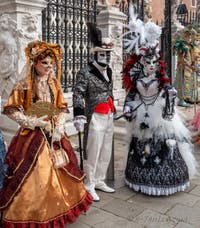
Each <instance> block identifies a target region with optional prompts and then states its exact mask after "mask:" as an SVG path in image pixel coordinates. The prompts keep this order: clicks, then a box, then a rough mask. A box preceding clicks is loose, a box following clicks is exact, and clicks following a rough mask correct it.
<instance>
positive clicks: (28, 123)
mask: <svg viewBox="0 0 200 228" xmlns="http://www.w3.org/2000/svg"><path fill="white" fill-rule="evenodd" d="M8 117H9V118H11V119H12V120H15V121H16V122H17V123H18V124H19V125H21V126H22V127H23V128H29V129H31V130H34V129H35V127H41V128H42V129H44V130H46V131H48V132H49V131H51V123H50V122H49V121H44V119H45V118H46V116H42V117H40V118H37V117H32V116H26V115H24V113H22V112H20V111H16V112H13V113H12V114H9V115H8Z"/></svg>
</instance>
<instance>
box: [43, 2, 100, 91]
mask: <svg viewBox="0 0 200 228" xmlns="http://www.w3.org/2000/svg"><path fill="white" fill-rule="evenodd" d="M96 5H97V0H49V1H48V5H47V8H46V9H44V10H43V13H42V38H43V40H46V41H49V42H53V43H54V42H56V43H59V44H60V45H61V47H62V49H63V51H64V53H63V65H62V79H61V84H62V87H63V89H64V92H68V91H71V90H72V88H73V85H74V82H75V76H76V73H77V72H78V70H79V69H80V68H81V67H83V66H84V65H85V64H87V62H88V60H89V58H90V54H89V49H90V47H89V46H90V45H89V41H88V32H87V23H88V22H96V13H97V10H96Z"/></svg>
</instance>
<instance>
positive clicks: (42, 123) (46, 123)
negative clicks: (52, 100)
mask: <svg viewBox="0 0 200 228" xmlns="http://www.w3.org/2000/svg"><path fill="white" fill-rule="evenodd" d="M43 119H44V117H40V118H38V119H37V122H36V125H35V127H41V128H42V129H44V130H45V131H47V132H50V131H51V129H52V127H51V122H50V121H44V120H43Z"/></svg>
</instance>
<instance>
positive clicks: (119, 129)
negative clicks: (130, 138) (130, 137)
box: [114, 126, 126, 140]
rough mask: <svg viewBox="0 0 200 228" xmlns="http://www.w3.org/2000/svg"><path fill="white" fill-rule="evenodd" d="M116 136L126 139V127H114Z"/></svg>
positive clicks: (116, 137)
mask: <svg viewBox="0 0 200 228" xmlns="http://www.w3.org/2000/svg"><path fill="white" fill-rule="evenodd" d="M114 137H115V139H119V140H125V138H126V128H125V127H118V126H115V127H114Z"/></svg>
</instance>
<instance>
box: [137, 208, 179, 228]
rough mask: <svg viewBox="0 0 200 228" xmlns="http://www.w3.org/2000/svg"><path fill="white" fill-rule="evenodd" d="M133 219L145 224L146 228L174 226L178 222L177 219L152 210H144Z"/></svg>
mask: <svg viewBox="0 0 200 228" xmlns="http://www.w3.org/2000/svg"><path fill="white" fill-rule="evenodd" d="M133 221H134V222H136V223H139V224H141V225H144V227H145V228H147V227H148V228H173V227H174V226H175V225H176V223H177V222H176V221H173V220H171V219H170V218H169V217H168V216H166V215H162V214H160V213H157V212H154V211H152V210H145V211H143V212H142V213H141V214H140V215H138V216H137V217H136V218H135V219H134V220H133Z"/></svg>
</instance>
